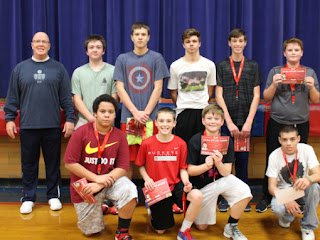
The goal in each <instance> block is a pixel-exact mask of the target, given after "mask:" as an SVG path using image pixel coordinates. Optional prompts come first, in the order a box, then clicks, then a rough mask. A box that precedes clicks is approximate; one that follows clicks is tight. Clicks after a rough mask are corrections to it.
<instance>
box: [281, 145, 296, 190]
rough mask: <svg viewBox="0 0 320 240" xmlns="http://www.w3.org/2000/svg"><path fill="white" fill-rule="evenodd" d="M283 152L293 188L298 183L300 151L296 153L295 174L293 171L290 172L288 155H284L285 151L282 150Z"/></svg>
mask: <svg viewBox="0 0 320 240" xmlns="http://www.w3.org/2000/svg"><path fill="white" fill-rule="evenodd" d="M281 150H282V155H283V158H284V161H285V162H286V165H287V168H288V171H289V174H290V178H289V181H290V183H291V185H292V186H293V184H294V183H295V182H296V176H297V171H298V149H297V152H296V160H295V162H294V167H293V173H291V171H290V167H289V164H288V160H287V156H286V154H285V153H284V151H283V149H281Z"/></svg>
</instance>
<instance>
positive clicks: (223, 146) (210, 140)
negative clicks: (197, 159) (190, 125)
mask: <svg viewBox="0 0 320 240" xmlns="http://www.w3.org/2000/svg"><path fill="white" fill-rule="evenodd" d="M228 147H229V137H228V136H216V137H215V136H204V135H203V136H201V155H210V154H211V153H213V150H218V151H219V152H221V153H222V154H223V155H225V154H227V152H228Z"/></svg>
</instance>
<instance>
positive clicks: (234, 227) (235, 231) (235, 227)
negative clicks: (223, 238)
mask: <svg viewBox="0 0 320 240" xmlns="http://www.w3.org/2000/svg"><path fill="white" fill-rule="evenodd" d="M230 226H231V232H232V235H238V236H243V234H242V232H240V230H239V228H238V225H237V224H230Z"/></svg>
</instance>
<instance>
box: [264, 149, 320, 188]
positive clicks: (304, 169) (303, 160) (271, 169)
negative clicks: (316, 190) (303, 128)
mask: <svg viewBox="0 0 320 240" xmlns="http://www.w3.org/2000/svg"><path fill="white" fill-rule="evenodd" d="M297 149H298V156H297V159H298V170H297V175H296V179H298V178H303V177H306V176H307V175H308V173H309V170H310V169H312V168H314V167H315V166H318V165H319V162H318V159H317V156H316V154H315V152H314V150H313V148H312V147H311V146H310V145H307V144H304V143H298V148H297ZM286 156H287V161H288V164H289V168H290V171H291V174H292V173H293V169H294V164H295V160H296V154H293V155H286ZM266 175H267V176H268V177H272V178H277V187H278V188H281V189H283V188H288V187H291V182H290V180H289V178H290V177H291V176H290V173H289V170H288V167H287V165H286V162H285V160H284V158H283V153H282V150H281V147H279V148H277V149H276V150H274V151H273V152H272V153H271V154H270V156H269V164H268V169H267V172H266Z"/></svg>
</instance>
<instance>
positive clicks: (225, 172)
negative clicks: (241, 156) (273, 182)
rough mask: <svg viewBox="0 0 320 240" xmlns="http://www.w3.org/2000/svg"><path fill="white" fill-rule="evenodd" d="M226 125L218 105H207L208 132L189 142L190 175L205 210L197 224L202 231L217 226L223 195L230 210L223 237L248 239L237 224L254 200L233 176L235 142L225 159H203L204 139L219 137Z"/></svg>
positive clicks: (205, 122) (216, 154) (218, 156)
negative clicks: (202, 145)
mask: <svg viewBox="0 0 320 240" xmlns="http://www.w3.org/2000/svg"><path fill="white" fill-rule="evenodd" d="M223 122H224V113H223V110H222V108H221V107H219V106H218V105H208V106H207V107H205V108H204V109H203V111H202V124H203V125H204V126H205V131H204V132H200V133H197V134H196V135H194V136H193V137H192V138H191V139H190V141H189V142H188V156H187V163H188V173H189V175H190V181H191V183H192V184H193V186H194V187H196V188H197V189H200V191H201V192H202V195H203V201H202V206H201V209H200V212H199V214H198V216H197V218H196V220H195V224H196V226H197V228H198V229H199V230H205V229H206V228H207V227H208V225H213V224H215V223H216V206H217V199H218V196H219V195H222V196H223V197H224V198H225V199H226V200H227V201H228V203H229V205H230V207H231V212H230V217H229V220H228V223H227V224H226V226H225V228H224V233H223V235H224V236H225V237H228V238H232V239H237V240H245V239H247V238H246V237H245V236H244V235H243V234H242V233H241V232H240V230H239V229H238V221H239V219H240V217H241V215H242V213H243V211H244V209H245V208H246V206H247V204H248V203H249V201H250V200H251V198H252V195H251V191H250V188H249V187H248V185H247V184H246V183H244V182H243V181H241V180H240V179H238V178H237V177H235V176H234V175H232V174H231V171H232V163H234V161H235V158H234V150H233V141H232V139H231V138H230V140H229V147H228V152H227V154H226V155H222V154H221V152H219V151H214V153H212V154H211V155H209V156H206V155H201V154H200V152H201V136H202V135H205V136H219V135H220V128H221V126H222V125H223Z"/></svg>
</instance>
